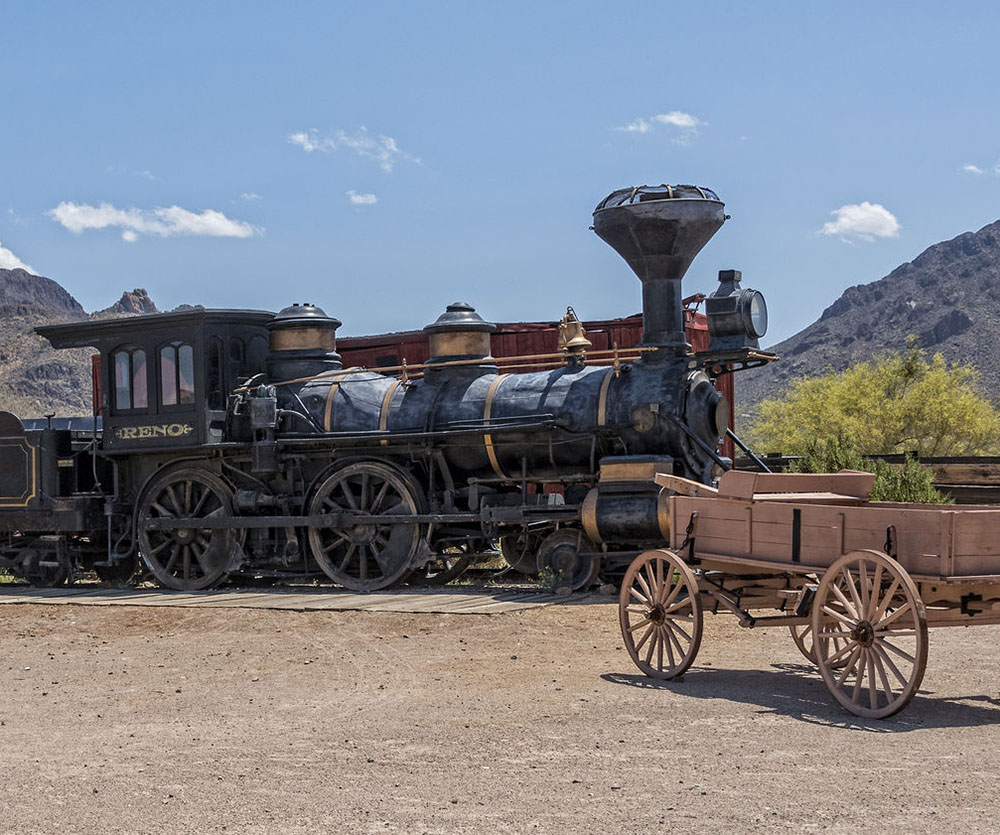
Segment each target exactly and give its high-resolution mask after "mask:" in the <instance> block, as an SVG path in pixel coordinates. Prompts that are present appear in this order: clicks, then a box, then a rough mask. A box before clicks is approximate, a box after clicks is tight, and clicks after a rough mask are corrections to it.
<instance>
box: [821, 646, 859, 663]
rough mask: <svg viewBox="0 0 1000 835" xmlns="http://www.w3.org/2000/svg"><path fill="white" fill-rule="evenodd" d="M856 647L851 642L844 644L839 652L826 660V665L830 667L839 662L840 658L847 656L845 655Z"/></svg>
mask: <svg viewBox="0 0 1000 835" xmlns="http://www.w3.org/2000/svg"><path fill="white" fill-rule="evenodd" d="M856 646H857V644H856V643H854V642H853V641H851V642H850V643H847V644H845V645H844V646H842V647H841V648H840V649H839V650H837V651H836V652H835V653H834V654H833V655H831V656H830V657H829V658H827V659H826V663H827V664H829V665H830V666H831V667H832V666H833V665H834V664H835V663H836V662H837V661H839V660H840V659H841V658H843V657H844V656H845V655H847V653H848V652H850V651H851V650H853V649H854V648H855V647H856Z"/></svg>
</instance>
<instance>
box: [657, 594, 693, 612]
mask: <svg viewBox="0 0 1000 835" xmlns="http://www.w3.org/2000/svg"><path fill="white" fill-rule="evenodd" d="M690 607H691V598H690V597H685V598H684V599H683V600H679V601H677V602H676V603H674V604H673V605H672V606H670V607H669V608H667V609H664V610H663V611H664V613H665V614H668V615H670V614H673V613H674V612H679V611H680V610H681V609H688V608H690Z"/></svg>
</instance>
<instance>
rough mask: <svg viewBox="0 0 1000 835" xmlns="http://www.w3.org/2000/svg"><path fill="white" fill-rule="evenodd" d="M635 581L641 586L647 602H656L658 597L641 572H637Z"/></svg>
mask: <svg viewBox="0 0 1000 835" xmlns="http://www.w3.org/2000/svg"><path fill="white" fill-rule="evenodd" d="M635 581H636V582H637V583H638V584H639V587H640V588H641V589H642V592H643V594H645V595H646V600H648V601H649V602H650V603H652V602H653V601H654V600H656V595H655V594H653V592H652V591H651V590H650V588H649V585H648V584H647V583H646V578H645V577H643V576H642V574H641V573H640V572H636V575H635Z"/></svg>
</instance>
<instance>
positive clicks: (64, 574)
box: [21, 537, 73, 588]
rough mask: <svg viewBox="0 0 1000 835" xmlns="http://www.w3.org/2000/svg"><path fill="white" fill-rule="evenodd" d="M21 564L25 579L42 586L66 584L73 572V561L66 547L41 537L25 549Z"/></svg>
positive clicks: (49, 586) (52, 586)
mask: <svg viewBox="0 0 1000 835" xmlns="http://www.w3.org/2000/svg"><path fill="white" fill-rule="evenodd" d="M21 566H22V571H23V573H24V579H25V580H27V581H28V582H29V583H31V585H33V586H38V587H40V588H55V587H57V586H64V585H66V581H67V580H69V579H70V578H71V577H72V574H73V563H72V560H71V559H70V557H69V554H68V553H67V552H66V550H65V548H63V547H61V546H60V545H59V544H57V543H49V542H47V541H46V540H45V539H44V538H41V537H40V538H38V539H36V540H35V541H34V542H32V543H31V545H30V546H29V547H28V548H27V549H26V550H25V555H24V559H23V560H22V562H21Z"/></svg>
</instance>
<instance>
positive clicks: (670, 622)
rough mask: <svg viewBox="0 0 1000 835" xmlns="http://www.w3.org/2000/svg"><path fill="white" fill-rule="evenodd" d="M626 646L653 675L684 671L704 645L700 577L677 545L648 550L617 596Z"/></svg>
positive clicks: (634, 564) (634, 563)
mask: <svg viewBox="0 0 1000 835" xmlns="http://www.w3.org/2000/svg"><path fill="white" fill-rule="evenodd" d="M618 615H619V619H620V621H621V627H622V638H623V639H624V641H625V648H626V649H627V650H628V654H629V655H631V656H632V660H633V661H634V662H635V665H636V666H637V667H638V668H639V669H640V670H642V671H643V672H644V673H645V674H646V675H648V676H652V677H653V678H661V679H670V678H675V677H676V676H679V675H681V674H682V673H683V672H684V671H685V670H687V668H688V667H690V666H691V664H692V663H693V662H694V659H695V656H696V655H697V654H698V649H699V647H700V646H701V632H702V612H701V595H700V594H699V592H698V579H697V577H696V576H695V573H694V572H693V571H692V570H691V569H690V568H689V567H688V566H687V564H686V563H685V562H684V561H683V560H682V559H681V558H680V557H678V556H677V554H675V553H674V552H673V551H667V550H658V551H646V552H645V553H643V554H640V555H639V556H638V557H636V558H635V560H633V561H632V564H631V565H630V566H629V567H628V571H626V572H625V580H624V581H623V582H622V589H621V594H620V595H619V598H618Z"/></svg>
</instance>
